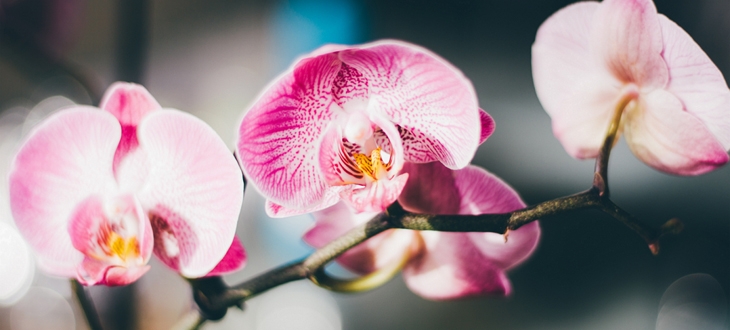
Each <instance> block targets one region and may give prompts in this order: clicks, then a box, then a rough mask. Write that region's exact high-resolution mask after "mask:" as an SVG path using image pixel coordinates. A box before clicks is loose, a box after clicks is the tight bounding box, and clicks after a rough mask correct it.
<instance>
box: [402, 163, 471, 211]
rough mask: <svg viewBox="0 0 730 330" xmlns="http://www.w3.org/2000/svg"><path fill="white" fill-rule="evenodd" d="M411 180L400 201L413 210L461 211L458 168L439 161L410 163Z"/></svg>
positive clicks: (405, 170)
mask: <svg viewBox="0 0 730 330" xmlns="http://www.w3.org/2000/svg"><path fill="white" fill-rule="evenodd" d="M403 172H405V173H408V175H409V177H410V178H411V180H408V182H407V183H406V186H405V188H403V192H401V195H400V197H399V198H398V202H399V203H400V204H401V206H403V208H404V209H406V210H409V211H412V212H420V213H430V214H458V213H459V207H460V203H461V196H460V192H459V188H458V187H457V186H456V182H455V175H454V171H452V170H449V169H448V168H446V167H445V166H443V165H441V164H439V163H435V162H434V163H425V164H413V163H406V166H404V167H403Z"/></svg>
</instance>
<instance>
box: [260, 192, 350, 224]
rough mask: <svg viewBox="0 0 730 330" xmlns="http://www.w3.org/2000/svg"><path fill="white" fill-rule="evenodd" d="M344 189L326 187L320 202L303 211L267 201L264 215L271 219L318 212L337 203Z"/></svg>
mask: <svg viewBox="0 0 730 330" xmlns="http://www.w3.org/2000/svg"><path fill="white" fill-rule="evenodd" d="M345 189H347V188H346V187H344V186H335V187H328V189H327V190H325V193H324V198H322V200H321V201H319V202H318V203H316V204H313V205H310V206H309V207H306V208H303V209H293V208H288V207H286V206H283V205H279V204H276V203H274V202H272V201H269V200H267V201H266V205H265V206H264V207H265V209H266V215H268V216H270V217H272V218H284V217H292V216H295V215H302V214H307V213H311V212H315V211H319V210H322V209H325V208H328V207H330V206H332V205H334V204H336V203H337V202H339V201H340V192H341V191H343V190H345Z"/></svg>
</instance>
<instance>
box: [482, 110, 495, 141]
mask: <svg viewBox="0 0 730 330" xmlns="http://www.w3.org/2000/svg"><path fill="white" fill-rule="evenodd" d="M479 121H480V122H481V124H482V130H481V131H480V133H479V144H482V143H484V141H486V140H487V138H488V137H490V136H491V135H492V133H494V127H495V125H494V119H492V116H490V115H489V114H488V113H487V112H486V111H484V109H479Z"/></svg>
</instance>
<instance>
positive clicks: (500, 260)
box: [454, 166, 540, 269]
mask: <svg viewBox="0 0 730 330" xmlns="http://www.w3.org/2000/svg"><path fill="white" fill-rule="evenodd" d="M454 174H455V182H456V186H457V187H458V189H459V196H461V204H460V212H459V213H460V214H483V213H506V212H511V211H514V210H517V209H521V208H523V207H525V206H526V205H525V203H524V202H523V201H522V200H521V199H520V196H519V195H518V194H517V192H516V191H514V189H512V187H510V186H509V185H507V184H506V183H505V182H504V181H502V180H501V179H500V178H498V177H497V176H495V175H494V174H492V173H489V172H488V171H486V170H484V169H481V168H478V167H476V166H468V167H467V168H465V169H463V170H459V171H456V172H455V173H454ZM465 235H466V236H468V237H469V238H470V239H471V241H472V243H473V244H474V245H475V246H476V247H477V248H478V249H479V251H480V252H481V253H482V255H483V256H485V257H486V258H488V259H489V260H490V261H491V263H492V264H494V265H495V266H497V267H499V268H501V269H509V268H511V267H512V266H514V265H516V264H519V263H521V262H522V261H523V260H525V259H526V258H527V257H528V256H529V255H530V254H532V252H533V251H534V250H535V248H536V247H537V242H538V240H539V238H540V225H539V224H538V222H537V221H533V222H531V223H529V224H526V225H524V226H522V227H520V228H519V229H517V230H512V231H509V232H508V233H507V237H505V236H504V235H501V234H497V233H466V234H465Z"/></svg>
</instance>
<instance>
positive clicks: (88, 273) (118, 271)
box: [77, 257, 150, 286]
mask: <svg viewBox="0 0 730 330" xmlns="http://www.w3.org/2000/svg"><path fill="white" fill-rule="evenodd" d="M149 269H150V266H149V265H144V266H141V267H132V268H126V267H121V266H113V265H110V264H108V263H105V262H102V261H99V260H95V259H93V258H89V257H86V258H85V259H84V261H83V263H82V264H81V267H80V269H79V273H78V276H77V279H78V281H79V283H81V284H83V285H86V286H89V285H107V286H122V285H128V284H131V283H133V282H135V281H137V280H138V279H139V278H140V277H142V275H144V274H145V273H146V272H147V271H148V270H149Z"/></svg>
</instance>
